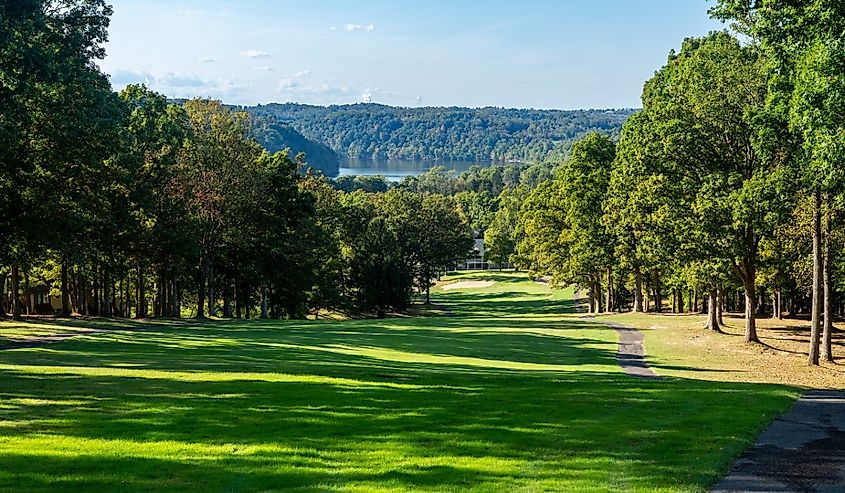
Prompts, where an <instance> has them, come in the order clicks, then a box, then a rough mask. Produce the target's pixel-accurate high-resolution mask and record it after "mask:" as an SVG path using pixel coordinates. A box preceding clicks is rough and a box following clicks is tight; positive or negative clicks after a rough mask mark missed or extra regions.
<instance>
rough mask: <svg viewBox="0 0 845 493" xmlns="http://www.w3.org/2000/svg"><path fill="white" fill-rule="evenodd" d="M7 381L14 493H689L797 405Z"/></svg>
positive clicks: (515, 387)
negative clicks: (607, 490) (601, 492)
mask: <svg viewBox="0 0 845 493" xmlns="http://www.w3.org/2000/svg"><path fill="white" fill-rule="evenodd" d="M407 371H408V372H416V370H414V369H409V370H407ZM362 377H363V375H362ZM373 377H374V376H373V375H368V376H367V377H366V378H373ZM3 378H4V382H6V385H4V387H5V389H4V391H3V393H2V402H4V403H5V404H4V407H3V409H2V411H0V416H2V418H3V422H4V423H7V426H6V427H4V428H3V430H2V437H3V441H2V442H0V443H4V444H5V446H4V445H0V466H2V470H4V471H6V472H5V473H4V474H2V475H0V488H7V489H11V488H14V487H17V488H18V489H25V490H27V491H36V490H50V489H54V490H59V489H63V488H67V487H71V486H74V485H75V486H79V487H80V489H89V487H90V489H92V490H94V489H97V490H101V491H102V490H122V491H137V490H145V489H147V490H148V489H150V487H151V486H156V487H165V488H166V489H175V490H180V489H181V490H185V491H190V490H196V489H199V488H211V489H213V490H220V489H233V490H239V491H258V490H266V489H272V488H279V487H281V486H282V485H284V487H285V488H291V489H296V488H299V489H302V490H303V491H312V490H315V489H326V488H334V487H343V486H353V485H357V486H361V487H366V488H389V489H390V488H393V489H407V488H413V489H420V488H423V489H425V488H430V489H434V490H440V491H442V490H444V489H471V488H473V487H479V488H484V489H488V488H493V489H505V488H508V487H510V486H513V485H517V486H518V485H524V486H534V487H536V488H543V487H546V488H552V489H567V488H566V486H567V485H577V484H588V485H592V486H590V487H588V488H587V489H601V486H600V485H602V484H605V485H606V486H608V485H609V483H607V481H608V480H609V478H610V477H615V478H620V477H621V478H624V481H625V483H626V484H628V485H629V486H631V487H640V488H645V489H650V488H658V487H659V488H667V489H671V488H673V487H674V488H677V489H689V488H694V487H696V486H698V487H701V486H705V485H706V484H708V483H709V482H710V481H712V480H713V479H715V478H716V477H717V476H718V475H719V474H720V473H721V472H722V470H723V469H724V467H726V465H727V463H728V462H729V460H730V458H731V457H732V455H733V454H734V453H739V452H740V451H741V450H742V448H743V447H744V446H745V445H746V444H747V442H748V441H749V440H750V439H751V438H752V437H753V436H754V431H756V430H757V429H758V428H759V427H760V422H761V415H762V421H765V419H768V418H769V417H771V416H773V415H774V413H776V412H778V411H779V410H781V409H782V408H783V407H784V406H785V405H786V404H787V403H788V402H789V400H790V394H789V392H788V391H787V390H784V389H783V388H779V387H776V386H759V385H757V386H754V385H748V384H726V383H715V382H704V381H691V380H682V379H667V380H665V381H661V382H654V381H641V380H635V379H631V378H628V377H626V376H624V375H620V374H617V373H606V372H577V373H565V374H555V375H549V376H542V375H532V374H529V375H523V374H519V373H518V372H513V373H512V374H511V375H505V374H501V373H500V374H496V375H488V374H480V375H475V374H473V375H472V377H471V378H467V375H455V374H450V373H446V374H439V373H426V374H423V375H420V377H419V379H420V380H423V382H417V383H419V384H420V385H417V386H414V387H407V388H404V387H399V388H386V387H378V386H375V387H374V386H368V385H366V384H364V385H350V384H332V383H321V382H286V383H279V382H255V381H231V382H214V381H202V380H200V381H192V382H184V381H178V380H171V379H167V378H131V377H119V378H118V377H109V376H74V375H49V376H45V375H38V374H37V373H18V372H11V371H7V370H4V371H3ZM366 378H364V380H366ZM714 401H718V402H719V403H720V405H719V406H713V405H712V402H714ZM10 424H11V426H9V425H10ZM692 430H695V431H696V439H695V440H691V439H690V435H689V434H690V432H691V431H692ZM702 430H706V433H702ZM50 443H53V444H54V446H55V445H58V446H59V447H61V449H62V450H63V451H64V452H62V453H54V452H53V451H51V449H50V448H49V446H48V447H45V445H48V444H50ZM726 451H727V452H726ZM24 465H25V466H26V467H23V466H24ZM678 470H684V471H685V472H686V474H685V475H678V474H677V471H678ZM114 471H120V472H121V473H120V474H114ZM235 479H237V483H233V481H234V480H235ZM584 482H586V483H584ZM233 484H234V486H233ZM153 489H157V488H153Z"/></svg>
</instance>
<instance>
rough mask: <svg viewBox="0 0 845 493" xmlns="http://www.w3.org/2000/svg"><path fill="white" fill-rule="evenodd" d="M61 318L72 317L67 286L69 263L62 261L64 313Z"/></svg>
mask: <svg viewBox="0 0 845 493" xmlns="http://www.w3.org/2000/svg"><path fill="white" fill-rule="evenodd" d="M61 316H63V317H67V316H70V296H69V295H68V286H67V263H66V262H65V261H64V260H62V312H61Z"/></svg>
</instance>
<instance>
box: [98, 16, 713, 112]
mask: <svg viewBox="0 0 845 493" xmlns="http://www.w3.org/2000/svg"><path fill="white" fill-rule="evenodd" d="M113 5H114V10H115V14H114V16H113V18H112V25H111V29H110V41H109V43H108V45H107V50H108V56H107V58H106V59H105V60H103V61H102V63H101V66H102V68H103V70H104V71H105V72H106V73H108V74H110V75H111V78H112V84H113V85H114V86H115V88H116V89H120V88H122V87H123V86H125V85H126V84H128V83H131V82H146V83H148V85H150V86H151V87H152V88H153V89H155V90H158V91H160V92H163V93H165V94H167V95H168V96H172V97H195V96H202V97H212V98H217V99H222V100H224V101H225V102H227V103H233V104H256V103H269V102H287V101H295V102H302V103H312V104H334V103H355V102H360V101H373V102H378V103H385V104H392V105H400V106H452V105H454V106H472V107H477V106H504V107H518V108H561V109H574V108H620V107H638V106H639V105H640V102H639V96H640V91H641V89H642V84H643V82H644V81H645V80H646V79H648V78H649V77H651V75H652V74H653V73H654V71H655V70H657V69H658V68H659V67H660V66H661V65H662V64H663V63H664V62H665V60H666V55H667V53H668V52H669V50H670V49H672V48H676V49H677V48H678V47H679V46H680V44H681V41H682V40H683V39H684V38H685V37H687V36H700V35H703V34H706V33H707V32H708V31H710V30H713V29H720V28H722V25H721V24H720V23H717V22H715V21H713V20H711V19H709V18H708V16H707V9H708V8H709V7H710V6H711V5H712V2H708V1H706V0H558V1H540V0H522V1H517V2H514V1H498V0H493V1H484V2H482V1H460V0H453V1H441V0H428V1H414V2H412V1H395V0H394V1H370V0H355V1H351V0H350V1H346V0H335V1H316V0H315V1H307V0H302V1H295V0H279V1H273V0H243V1H222V0H205V1H199V0H114V1H113Z"/></svg>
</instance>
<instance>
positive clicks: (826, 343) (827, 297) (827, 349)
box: [821, 194, 833, 361]
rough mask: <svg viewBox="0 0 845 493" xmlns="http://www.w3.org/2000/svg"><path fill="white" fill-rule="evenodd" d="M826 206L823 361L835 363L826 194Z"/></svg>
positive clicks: (828, 211)
mask: <svg viewBox="0 0 845 493" xmlns="http://www.w3.org/2000/svg"><path fill="white" fill-rule="evenodd" d="M825 204H826V206H827V210H825V214H824V226H823V230H822V231H823V234H824V242H823V244H824V253H823V255H824V257H823V260H822V262H823V264H824V265H823V271H824V272H823V277H824V279H823V280H822V282H823V284H824V314H823V317H824V328H823V331H822V348H821V351H822V359H823V360H825V361H833V348H832V337H833V285H832V279H831V267H832V265H831V255H832V253H831V251H830V231H831V228H830V209H829V208H830V201H829V198H828V196H827V194H825Z"/></svg>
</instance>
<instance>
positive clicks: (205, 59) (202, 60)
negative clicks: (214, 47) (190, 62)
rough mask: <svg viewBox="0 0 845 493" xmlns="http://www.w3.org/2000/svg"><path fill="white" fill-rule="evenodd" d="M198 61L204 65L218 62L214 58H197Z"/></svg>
mask: <svg viewBox="0 0 845 493" xmlns="http://www.w3.org/2000/svg"><path fill="white" fill-rule="evenodd" d="M197 60H199V61H200V62H202V63H214V62H215V61H216V60H214V59H213V58H211V57H207V56H204V57H200V58H197Z"/></svg>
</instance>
